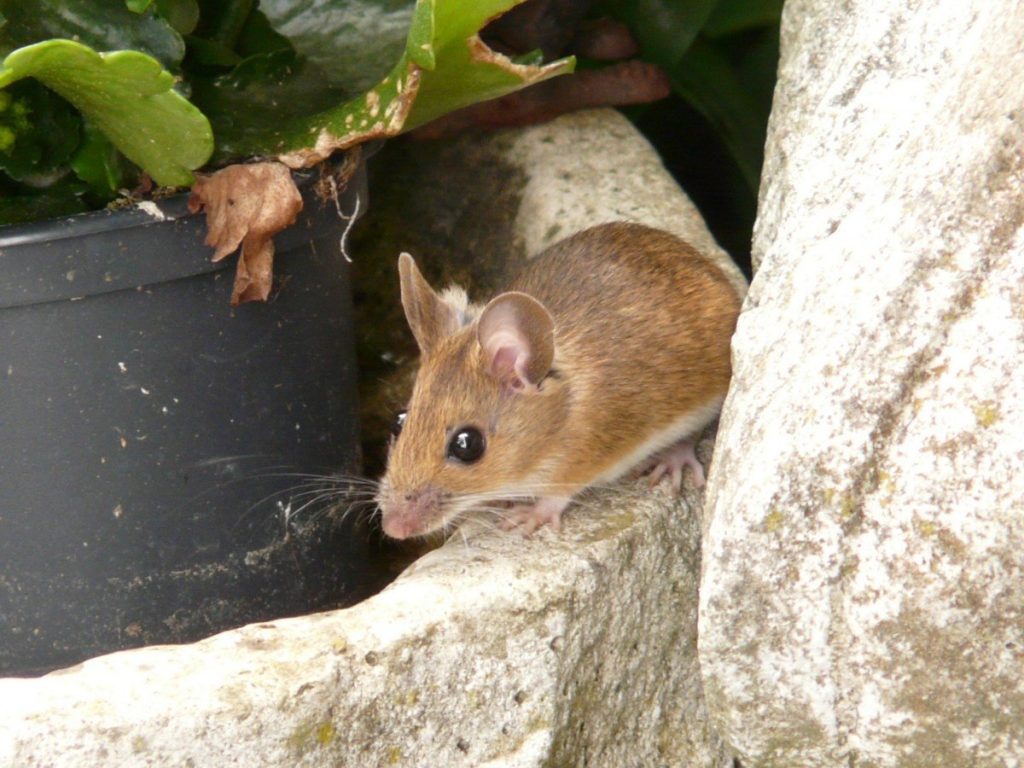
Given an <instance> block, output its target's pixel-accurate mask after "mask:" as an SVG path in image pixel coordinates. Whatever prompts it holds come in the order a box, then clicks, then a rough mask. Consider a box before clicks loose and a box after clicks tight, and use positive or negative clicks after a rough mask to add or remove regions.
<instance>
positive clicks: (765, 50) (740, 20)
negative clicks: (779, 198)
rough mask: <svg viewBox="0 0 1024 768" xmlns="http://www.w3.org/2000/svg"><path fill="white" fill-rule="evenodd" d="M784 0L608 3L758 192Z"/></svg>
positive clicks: (603, 4)
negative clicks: (698, 113)
mask: <svg viewBox="0 0 1024 768" xmlns="http://www.w3.org/2000/svg"><path fill="white" fill-rule="evenodd" d="M782 2H783V0H600V2H599V3H598V4H597V5H598V9H599V10H600V11H601V12H603V13H607V14H609V15H611V16H614V17H616V18H618V19H619V20H621V21H623V22H624V23H626V24H627V25H628V26H629V27H630V29H631V30H632V32H633V34H634V35H635V36H636V37H637V39H638V41H639V43H640V47H641V50H642V55H643V57H644V58H645V59H647V60H648V61H652V62H654V63H655V64H658V65H659V66H661V67H662V69H664V70H665V72H666V73H667V74H668V76H669V80H670V82H671V84H672V88H673V90H674V91H675V93H676V94H677V95H678V96H679V97H681V98H682V99H683V100H684V101H685V102H687V103H688V104H690V105H691V106H692V107H694V108H695V109H697V110H698V111H699V112H700V113H701V114H702V115H704V117H705V118H706V119H707V121H708V122H709V123H710V124H711V126H712V127H713V129H714V130H715V132H716V133H717V135H718V136H719V138H720V140H721V141H722V143H723V144H724V145H725V147H726V148H727V149H728V150H729V153H730V154H731V156H732V158H733V160H734V161H735V162H736V165H737V167H738V169H739V171H740V173H741V174H742V177H743V180H744V181H745V183H746V185H747V187H748V189H749V190H750V191H751V192H753V193H755V194H756V192H757V187H758V182H759V179H760V173H761V161H762V156H763V149H764V136H765V126H766V125H767V122H768V112H769V109H770V108H771V96H772V90H773V89H774V86H775V65H776V62H777V60H778V28H779V17H780V15H781V13H782Z"/></svg>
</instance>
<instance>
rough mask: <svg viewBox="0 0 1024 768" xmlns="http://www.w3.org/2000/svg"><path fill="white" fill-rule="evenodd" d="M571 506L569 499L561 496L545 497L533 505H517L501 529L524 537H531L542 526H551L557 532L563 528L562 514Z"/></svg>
mask: <svg viewBox="0 0 1024 768" xmlns="http://www.w3.org/2000/svg"><path fill="white" fill-rule="evenodd" d="M567 506H569V499H567V498H562V497H560V496H545V497H543V498H540V499H537V501H535V502H534V503H533V504H517V505H516V506H514V507H512V509H510V510H509V514H508V516H507V517H506V518H505V520H504V521H503V522H502V524H501V527H502V529H504V530H506V531H519V533H521V534H522V535H523V537H528V536H530V535H531V534H532V533H533V532H534V531H536V530H537V529H538V528H540V527H541V526H542V525H550V526H551V530H553V531H557V530H558V529H559V528H561V527H562V512H563V511H564V510H565V508H566V507H567Z"/></svg>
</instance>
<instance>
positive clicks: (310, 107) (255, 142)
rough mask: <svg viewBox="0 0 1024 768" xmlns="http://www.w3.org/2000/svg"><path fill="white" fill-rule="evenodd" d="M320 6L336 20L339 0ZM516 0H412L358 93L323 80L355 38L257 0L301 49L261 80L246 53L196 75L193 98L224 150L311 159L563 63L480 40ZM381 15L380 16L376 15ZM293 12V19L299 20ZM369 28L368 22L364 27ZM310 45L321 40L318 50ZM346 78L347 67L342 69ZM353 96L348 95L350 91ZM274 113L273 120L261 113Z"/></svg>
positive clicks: (387, 24)
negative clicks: (231, 64) (387, 64)
mask: <svg viewBox="0 0 1024 768" xmlns="http://www.w3.org/2000/svg"><path fill="white" fill-rule="evenodd" d="M303 2H304V5H303V6H302V7H306V6H309V7H315V8H317V9H318V13H320V14H321V15H318V16H316V18H318V19H319V20H320V21H319V24H320V25H321V26H324V27H330V28H331V29H335V30H340V29H341V28H342V27H343V24H342V22H341V20H340V19H341V17H340V16H339V17H335V16H333V15H331V14H330V13H328V11H327V9H326V6H328V5H331V6H336V7H342V6H345V4H343V3H338V2H335V3H333V4H332V3H319V4H317V3H311V2H308V0H303ZM520 2H522V0H476V2H472V3H467V2H464V0H419V2H417V4H416V6H415V8H414V9H413V11H412V17H411V21H409V20H408V17H407V16H406V17H404V18H406V20H407V21H406V24H407V25H408V31H407V34H406V36H405V42H404V49H403V48H401V47H399V49H398V50H399V51H400V53H399V55H398V60H397V63H392V66H391V69H390V71H389V72H388V74H387V75H386V76H384V77H383V79H381V80H380V81H379V82H377V83H376V84H375V85H373V87H371V88H369V90H367V91H366V92H365V93H362V94H361V95H355V94H354V93H352V92H351V91H349V90H347V88H348V87H350V86H351V83H346V84H345V85H346V86H347V87H346V88H342V87H341V86H340V85H332V84H333V83H335V82H338V83H340V82H341V81H342V80H347V79H349V77H350V76H348V75H344V76H343V73H344V72H346V71H348V70H347V67H348V66H349V65H347V64H343V63H342V61H343V60H344V59H345V58H346V57H348V56H351V55H352V51H351V50H345V47H346V46H348V47H357V44H356V43H355V42H352V43H350V42H348V41H347V38H344V36H342V39H341V40H340V41H339V40H334V39H333V36H332V35H327V36H323V37H321V36H318V35H316V34H314V32H315V29H316V26H317V25H316V24H312V23H311V22H310V21H309V20H308V19H305V18H301V17H300V16H287V17H286V15H284V14H283V13H281V12H280V11H281V8H282V7H283V6H281V5H280V4H279V3H278V0H269V2H267V3H264V4H261V6H260V7H261V9H262V10H264V11H265V12H266V13H267V17H268V19H270V21H271V23H272V24H274V26H275V29H276V30H277V31H278V32H283V31H284V30H285V29H290V30H297V31H295V32H294V36H291V35H289V39H290V40H291V41H292V43H293V45H294V46H295V49H296V50H297V51H298V52H299V53H300V54H302V53H303V52H306V54H307V56H306V57H305V58H303V57H300V58H298V59H296V60H295V62H294V63H292V64H291V65H289V67H286V68H284V69H281V70H278V75H277V76H275V77H274V78H271V79H270V80H269V81H268V80H266V79H264V80H261V79H260V78H256V77H243V76H242V75H243V74H244V72H245V70H246V68H251V67H253V66H255V63H254V62H250V61H249V60H247V61H246V62H243V63H242V64H241V65H239V67H238V68H237V69H236V70H235V71H234V72H232V73H231V75H230V76H224V77H221V78H215V79H208V80H206V81H205V82H203V83H201V84H200V83H198V82H197V83H196V84H195V87H194V91H193V97H194V99H195V100H196V103H197V104H199V106H200V107H201V108H202V109H203V111H204V112H205V113H206V114H208V115H209V116H210V119H211V121H212V122H213V123H214V125H215V127H216V131H217V138H218V149H219V150H224V151H225V152H227V153H228V154H230V155H249V154H277V155H279V156H281V157H282V159H284V160H285V162H287V163H289V164H290V165H293V166H308V165H312V164H314V163H316V162H318V161H319V160H321V159H322V158H324V157H326V156H327V155H328V154H329V153H330V152H331V151H333V150H334V149H343V148H345V147H348V146H352V145H353V144H357V143H359V142H361V141H366V140H368V139H372V138H376V137H383V136H393V135H396V134H397V133H399V132H401V131H403V130H409V129H411V128H414V127H416V126H417V125H421V124H423V123H425V122H428V121H429V120H432V119H434V118H436V117H439V116H441V115H443V114H445V113H446V112H450V111H451V110H453V109H458V108H459V107H463V106H466V105H468V104H473V103H476V102H478V101H483V100H486V99H491V98H496V97H498V96H503V95H505V94H507V93H510V92H512V91H514V90H517V89H519V88H522V87H524V86H526V85H530V84H532V83H534V82H539V81H540V80H544V79H547V78H549V77H554V76H555V75H559V74H563V73H566V72H569V71H571V70H572V67H573V64H574V61H573V59H571V58H570V59H561V60H559V61H556V62H552V63H550V64H546V65H543V66H536V65H525V64H516V63H515V62H513V61H511V60H510V59H508V58H506V57H505V56H501V55H499V54H496V53H495V52H493V51H491V50H490V49H488V48H487V47H486V46H484V45H483V44H482V43H481V42H480V41H479V39H478V38H477V37H476V34H477V32H478V31H479V30H480V29H481V28H482V27H483V26H484V25H485V24H486V23H487V22H488V21H489V20H491V19H492V18H494V17H495V16H498V15H500V14H501V13H504V12H505V11H507V10H509V9H510V8H512V7H514V6H515V5H518V4H519V3H520ZM368 5H369V4H368V3H365V2H364V3H361V4H354V3H353V4H351V5H349V6H348V8H349V10H348V13H349V14H350V15H349V19H348V23H349V24H351V25H354V26H359V25H360V24H361V23H363V19H362V18H360V17H358V14H356V15H355V16H353V15H352V13H353V10H352V9H353V8H355V9H356V10H359V9H362V10H363V11H365V8H366V7H367V6H368ZM378 5H379V6H382V7H384V8H385V9H390V13H392V14H394V15H389V14H387V13H385V14H383V15H382V16H380V17H379V18H378V20H377V22H375V23H378V22H379V24H380V29H381V30H382V31H381V32H380V35H379V36H380V37H381V39H382V41H381V44H380V46H378V47H373V46H371V49H372V50H374V51H376V53H375V54H374V57H378V56H379V57H380V58H381V59H382V60H383V57H384V56H385V55H388V52H389V51H390V47H389V45H390V43H389V44H385V43H384V42H383V38H384V37H386V35H385V32H384V31H383V30H390V31H389V32H388V34H390V35H394V34H395V32H396V30H397V29H398V25H397V23H394V22H395V19H397V18H399V14H400V13H401V8H400V4H398V3H394V4H392V3H391V2H390V1H389V0H382V3H379V4H378ZM385 17H386V21H385ZM300 20H301V23H300ZM371 28H372V27H371ZM318 46H321V47H323V50H319V48H318ZM351 77H352V78H355V77H356V76H355V75H352V76H351ZM353 96H354V98H353ZM269 117H273V118H274V119H268V118H269Z"/></svg>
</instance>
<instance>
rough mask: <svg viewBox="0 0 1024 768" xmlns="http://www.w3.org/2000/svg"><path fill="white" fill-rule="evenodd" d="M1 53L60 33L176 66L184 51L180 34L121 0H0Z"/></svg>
mask: <svg viewBox="0 0 1024 768" xmlns="http://www.w3.org/2000/svg"><path fill="white" fill-rule="evenodd" d="M0 13H3V14H4V15H6V16H7V24H5V25H4V26H3V27H0V56H5V55H7V54H8V53H10V52H11V51H13V50H15V49H17V48H21V47H24V46H26V45H31V44H32V43H38V42H42V41H44V40H53V39H65V40H74V41H76V42H79V43H82V44H83V45H86V46H88V47H90V48H92V49H93V50H96V51H120V50H134V51H141V52H142V53H145V54H148V55H150V56H152V57H153V58H154V59H156V60H157V61H159V62H160V63H161V64H163V65H164V67H166V68H167V69H171V70H175V69H177V67H178V65H179V64H180V63H181V59H182V57H183V56H184V55H185V43H184V42H183V41H182V39H181V36H180V35H179V34H178V33H177V32H175V31H174V29H172V28H171V26H170V24H168V23H167V21H165V20H164V19H161V18H159V17H158V16H157V15H156V14H154V13H153V11H152V9H150V10H149V11H147V12H146V13H144V14H138V13H133V12H132V11H130V10H129V9H128V7H127V6H126V5H125V0H0Z"/></svg>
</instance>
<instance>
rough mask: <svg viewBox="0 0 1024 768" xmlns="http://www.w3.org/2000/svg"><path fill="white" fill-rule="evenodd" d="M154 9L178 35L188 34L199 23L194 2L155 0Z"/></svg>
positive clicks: (189, 0) (194, 0) (197, 11)
mask: <svg viewBox="0 0 1024 768" xmlns="http://www.w3.org/2000/svg"><path fill="white" fill-rule="evenodd" d="M156 8H157V11H158V12H159V13H160V16H161V17H162V18H164V19H166V20H167V23H168V24H170V25H171V27H172V28H173V29H174V31H175V32H177V33H178V34H179V35H187V34H189V33H190V32H192V30H194V29H195V28H196V24H198V23H199V4H198V3H197V2H196V0H156Z"/></svg>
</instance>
